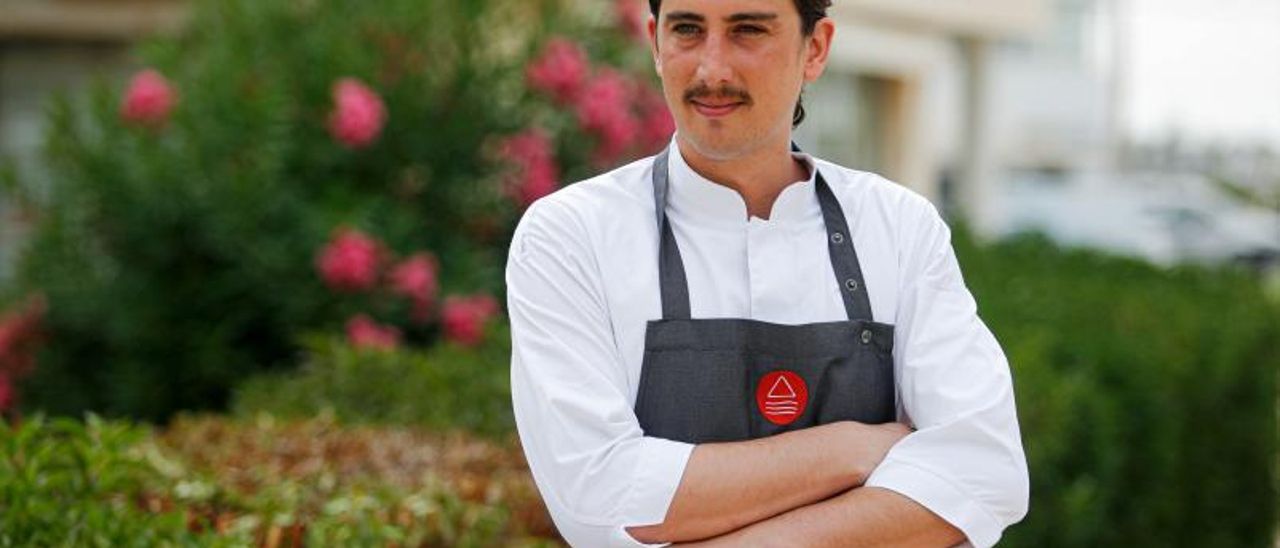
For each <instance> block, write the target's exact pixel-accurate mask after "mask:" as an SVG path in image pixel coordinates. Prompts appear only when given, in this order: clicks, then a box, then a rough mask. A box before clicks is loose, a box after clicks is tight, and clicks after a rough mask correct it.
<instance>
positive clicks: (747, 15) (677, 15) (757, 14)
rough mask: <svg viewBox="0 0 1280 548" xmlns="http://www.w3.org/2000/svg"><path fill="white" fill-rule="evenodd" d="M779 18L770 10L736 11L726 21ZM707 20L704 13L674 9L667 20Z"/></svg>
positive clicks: (759, 20) (698, 21) (756, 20)
mask: <svg viewBox="0 0 1280 548" xmlns="http://www.w3.org/2000/svg"><path fill="white" fill-rule="evenodd" d="M777 18H778V14H776V13H769V12H763V11H750V12H743V13H735V14H733V15H730V16H728V17H725V18H724V20H725V22H728V23H742V22H746V21H754V22H763V21H773V20H776V19H777ZM706 20H707V18H706V17H704V16H703V15H702V14H700V13H694V12H691V11H673V12H671V13H668V14H667V16H666V21H667V22H676V21H679V22H694V23H704V22H706Z"/></svg>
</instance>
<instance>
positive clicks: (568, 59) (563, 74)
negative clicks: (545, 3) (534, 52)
mask: <svg viewBox="0 0 1280 548" xmlns="http://www.w3.org/2000/svg"><path fill="white" fill-rule="evenodd" d="M586 76H587V54H586V53H583V51H582V48H581V47H579V46H578V45H577V44H575V43H574V42H572V41H570V40H568V39H566V38H552V39H551V40H550V41H548V42H547V46H546V48H544V49H543V50H542V55H541V56H539V57H538V58H537V59H536V60H534V62H533V63H530V64H529V66H528V68H526V69H525V79H526V80H527V81H528V82H529V87H531V88H533V89H536V90H538V91H541V92H543V93H547V94H549V95H551V97H552V98H553V99H555V100H556V101H559V102H561V103H568V102H569V101H572V100H573V98H574V97H576V96H577V94H578V92H579V91H580V89H581V87H582V82H583V80H584V79H586Z"/></svg>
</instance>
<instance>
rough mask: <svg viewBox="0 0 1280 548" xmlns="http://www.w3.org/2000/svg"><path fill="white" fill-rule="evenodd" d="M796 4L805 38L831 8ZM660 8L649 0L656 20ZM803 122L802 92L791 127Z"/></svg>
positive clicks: (821, 1)
mask: <svg viewBox="0 0 1280 548" xmlns="http://www.w3.org/2000/svg"><path fill="white" fill-rule="evenodd" d="M792 1H793V2H795V4H796V11H798V12H800V29H801V30H802V31H804V35H805V36H812V35H813V29H815V28H817V26H818V21H821V20H822V19H823V18H825V17H826V16H827V8H829V7H831V0H792ZM661 8H662V0H649V13H652V14H653V16H654V17H655V18H656V17H658V11H659V10H660V9H661ZM803 121H804V92H801V94H800V97H797V98H796V112H795V114H793V115H792V116H791V126H792V127H796V126H799V125H800V122H803Z"/></svg>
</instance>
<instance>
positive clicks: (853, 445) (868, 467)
mask: <svg viewBox="0 0 1280 548" xmlns="http://www.w3.org/2000/svg"><path fill="white" fill-rule="evenodd" d="M843 424H846V425H848V426H847V427H846V428H845V432H846V433H847V435H846V437H845V440H846V441H845V442H844V444H843V447H844V448H847V449H848V450H849V454H851V455H853V458H854V461H855V469H856V470H857V474H858V485H862V484H863V483H864V482H866V480H867V478H868V477H870V476H871V472H872V471H873V470H875V469H876V467H877V466H880V462H881V461H883V460H884V457H885V455H887V454H888V453H889V450H890V449H892V448H893V446H894V445H897V443H898V442H899V441H901V440H902V438H905V437H907V435H908V434H910V433H911V432H913V431H914V430H913V429H912V428H911V427H909V426H907V425H905V424H902V423H899V422H889V423H885V424H864V423H860V422H852V421H850V422H847V423H843Z"/></svg>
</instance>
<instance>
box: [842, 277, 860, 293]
mask: <svg viewBox="0 0 1280 548" xmlns="http://www.w3.org/2000/svg"><path fill="white" fill-rule="evenodd" d="M844 288H845V289H848V290H849V291H857V290H858V280H855V279H853V278H849V279H847V280H845V281H844Z"/></svg>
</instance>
